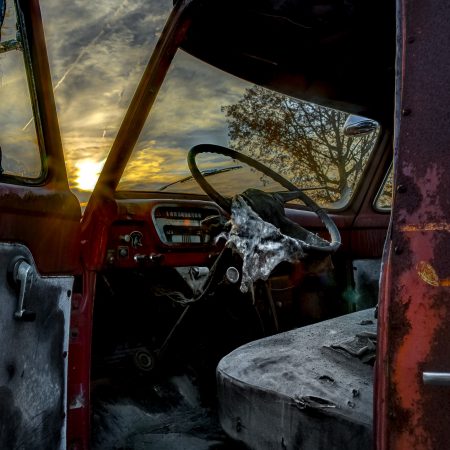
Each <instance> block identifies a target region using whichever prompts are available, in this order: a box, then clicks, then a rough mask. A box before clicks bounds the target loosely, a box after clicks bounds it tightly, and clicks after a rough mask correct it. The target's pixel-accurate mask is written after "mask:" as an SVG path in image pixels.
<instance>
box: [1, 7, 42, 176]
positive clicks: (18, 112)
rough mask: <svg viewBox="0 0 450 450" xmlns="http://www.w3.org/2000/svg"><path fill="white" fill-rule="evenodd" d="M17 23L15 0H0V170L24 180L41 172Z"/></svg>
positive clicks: (3, 173)
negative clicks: (6, 0) (7, 0)
mask: <svg viewBox="0 0 450 450" xmlns="http://www.w3.org/2000/svg"><path fill="white" fill-rule="evenodd" d="M2 13H3V18H4V20H3V23H1V22H2V21H1V19H2V17H1V16H2ZM16 23H17V21H16V11H15V7H14V2H13V1H9V2H7V3H6V5H5V1H4V0H0V150H1V153H0V156H1V160H0V162H1V167H0V172H1V174H2V175H10V176H12V177H15V178H16V177H19V178H20V179H23V180H22V181H24V182H26V181H27V180H29V181H32V180H36V179H38V178H39V177H40V176H41V174H42V162H41V156H40V151H39V145H38V141H37V134H36V128H35V124H34V118H33V110H32V106H31V99H30V91H29V88H28V83H27V73H26V68H25V63H24V56H23V51H22V45H21V43H20V36H19V34H18V33H17V26H16ZM3 178H4V180H5V181H6V180H7V178H9V177H3ZM19 181H20V180H19Z"/></svg>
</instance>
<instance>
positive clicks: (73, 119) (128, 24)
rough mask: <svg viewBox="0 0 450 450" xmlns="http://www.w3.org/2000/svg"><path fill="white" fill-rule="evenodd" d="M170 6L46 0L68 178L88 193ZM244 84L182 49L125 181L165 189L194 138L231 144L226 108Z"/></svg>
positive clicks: (178, 174) (183, 167)
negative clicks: (224, 107)
mask: <svg viewBox="0 0 450 450" xmlns="http://www.w3.org/2000/svg"><path fill="white" fill-rule="evenodd" d="M171 5H172V2H171V1H167V0H136V1H128V0H125V1H124V0H100V1H96V2H90V1H86V0H79V1H73V0H70V1H69V0H41V9H42V15H43V20H44V28H45V34H46V40H47V47H48V53H49V59H50V67H51V71H52V77H53V84H54V89H55V97H56V104H57V109H58V116H59V121H60V127H61V133H62V139H63V145H64V150H65V155H66V163H67V169H68V173H69V180H70V183H71V187H72V189H73V190H74V191H75V192H76V193H77V195H78V196H79V197H80V198H82V199H85V198H86V196H87V195H86V193H83V192H82V191H89V190H90V189H92V188H93V185H94V183H95V179H96V176H97V174H98V172H99V171H100V170H101V167H102V165H103V163H104V161H105V158H106V156H107V154H108V152H109V150H110V148H111V145H112V143H113V140H114V138H115V136H116V133H117V130H118V128H119V126H120V123H121V120H122V118H123V116H124V114H125V111H126V108H127V107H128V104H129V102H130V100H131V97H132V95H133V93H134V90H135V88H136V86H137V83H138V81H139V79H140V76H141V75H142V72H143V70H144V68H145V65H146V63H147V61H148V59H149V57H150V54H151V51H152V49H153V48H154V46H155V44H156V41H157V39H158V37H159V36H160V33H161V30H162V28H163V26H164V23H165V21H166V19H167V17H168V14H169V11H170V8H171ZM245 87H248V85H247V84H246V83H244V82H242V81H241V80H238V79H236V78H235V77H231V76H229V75H226V74H224V73H223V72H221V71H219V70H217V69H214V68H212V67H210V66H207V65H204V64H200V63H199V62H198V61H197V60H195V59H194V58H192V57H191V56H189V55H187V54H185V53H184V52H182V51H179V52H178V53H177V55H176V57H175V60H174V63H173V65H172V67H171V69H170V71H169V74H168V77H167V79H166V81H165V82H164V85H163V87H162V90H161V92H160V95H159V96H158V99H157V102H156V104H155V107H154V109H153V110H152V112H151V115H150V118H149V119H148V121H147V124H146V126H145V129H144V131H143V133H142V135H141V137H140V139H139V142H138V144H137V146H136V149H135V151H134V154H133V156H132V159H131V161H130V163H129V165H128V167H127V170H126V172H125V174H124V177H123V179H122V182H121V185H120V186H119V188H135V189H158V188H159V187H161V186H164V185H165V184H167V183H170V182H173V181H175V180H177V179H179V178H182V177H184V176H185V175H186V173H187V170H188V169H187V164H186V153H187V150H189V148H190V147H192V146H193V145H195V144H199V143H216V144H221V145H227V142H228V138H227V128H226V122H225V116H224V113H222V112H221V110H220V107H221V106H223V105H227V104H231V103H234V102H236V101H237V100H238V99H239V98H240V96H241V95H242V93H243V91H244V89H245ZM212 164H213V165H214V164H215V163H214V162H212ZM216 164H217V163H216Z"/></svg>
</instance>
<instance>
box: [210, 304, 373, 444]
mask: <svg viewBox="0 0 450 450" xmlns="http://www.w3.org/2000/svg"><path fill="white" fill-rule="evenodd" d="M375 344H376V320H375V319H374V310H373V309H368V310H365V311H359V312H356V313H352V314H348V315H345V316H341V317H337V318H334V319H331V320H327V321H324V322H320V323H317V324H314V325H309V326H306V327H303V328H298V329H295V330H291V331H288V332H285V333H281V334H277V335H275V336H271V337H267V338H264V339H260V340H257V341H254V342H251V343H249V344H246V345H244V346H242V347H240V348H238V349H236V350H234V351H233V352H232V353H230V354H229V355H227V356H225V357H224V358H223V359H222V360H221V361H220V363H219V365H218V367H217V381H218V397H219V416H220V421H221V425H222V427H223V429H224V430H225V432H226V433H227V434H228V435H229V436H230V437H232V438H233V439H235V440H237V441H240V442H242V443H244V444H246V445H247V446H248V448H250V449H258V450H264V449H282V450H291V449H292V450H293V449H296V450H298V449H311V450H319V449H327V450H330V449H343V448H345V449H346V450H352V449H355V450H356V449H358V450H360V449H361V448H371V447H372V416H373V412H372V404H373V367H372V365H371V364H373V361H374V354H375Z"/></svg>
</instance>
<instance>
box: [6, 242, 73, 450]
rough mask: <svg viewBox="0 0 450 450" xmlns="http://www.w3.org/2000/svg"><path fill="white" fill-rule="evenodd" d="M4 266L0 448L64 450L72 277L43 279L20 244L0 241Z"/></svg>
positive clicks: (30, 256) (29, 254)
mask: <svg viewBox="0 0 450 450" xmlns="http://www.w3.org/2000/svg"><path fill="white" fill-rule="evenodd" d="M21 266H22V267H21ZM0 267H1V271H0V299H1V300H0V302H1V305H0V323H1V339H0V367H1V368H2V370H0V405H1V407H0V423H1V424H2V426H1V428H0V447H1V448H8V449H14V448H31V447H32V448H35V449H39V448H42V449H59V448H65V421H66V419H65V410H66V381H65V380H66V379H67V352H68V328H69V317H70V300H71V295H72V285H73V277H71V276H61V277H42V276H41V275H40V274H39V272H38V271H37V268H36V265H35V263H34V260H33V257H32V255H31V253H30V251H29V250H28V249H27V248H26V247H25V246H23V245H18V244H7V243H0ZM23 267H24V268H23ZM21 294H23V305H22V307H21V306H20V305H19V297H20V296H21ZM20 310H22V311H20ZM23 310H24V311H23ZM21 313H22V314H21Z"/></svg>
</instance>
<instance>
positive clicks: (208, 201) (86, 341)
mask: <svg viewBox="0 0 450 450" xmlns="http://www.w3.org/2000/svg"><path fill="white" fill-rule="evenodd" d="M166 3H167V2H166ZM0 5H2V7H3V5H4V2H1V3H0ZM15 5H16V11H17V15H18V24H19V25H20V26H18V28H19V29H20V30H22V31H23V32H24V33H25V31H26V33H25V34H24V38H23V40H22V41H21V40H20V39H19V38H20V34H19V35H18V40H16V39H10V40H8V42H7V43H8V45H9V46H13V45H16V46H17V49H20V50H21V51H23V52H24V55H25V56H24V58H25V66H26V68H27V70H28V72H27V80H28V84H29V86H30V95H31V98H32V102H31V104H32V108H31V112H27V113H26V114H25V117H26V119H27V120H28V116H27V114H28V115H30V114H31V116H32V117H34V122H35V127H36V130H37V137H36V138H35V137H33V139H35V140H36V141H37V142H38V146H39V148H40V149H41V150H40V152H41V153H40V155H41V156H40V161H39V164H41V165H42V167H41V166H39V167H41V168H40V169H39V170H40V172H39V171H38V172H39V175H38V176H36V177H34V174H32V176H29V177H28V176H24V175H23V173H19V174H18V173H16V172H14V170H16V169H14V170H13V169H11V167H12V166H11V165H10V164H11V161H12V159H13V158H12V157H11V155H12V154H13V153H12V152H11V153H8V152H6V153H4V158H3V165H4V167H5V168H6V170H5V171H4V170H3V168H2V170H1V172H2V173H0V176H1V177H2V178H1V182H2V185H1V189H2V192H1V194H2V197H1V207H2V210H4V211H5V215H4V220H2V226H1V228H0V232H1V236H0V237H1V241H2V244H1V246H2V247H1V251H2V253H1V255H6V256H4V258H5V260H4V261H5V264H6V262H7V261H6V258H7V257H8V258H9V256H10V254H9V253H10V252H11V251H12V250H11V248H12V247H11V245H12V246H13V247H14V246H15V245H16V244H14V243H15V242H19V243H20V244H19V245H20V246H23V248H22V247H20V251H19V253H20V254H21V255H22V259H23V261H22V259H21V260H20V261H19V263H22V262H25V263H26V264H27V266H26V270H30V271H31V272H30V273H33V274H34V275H33V276H35V275H36V278H33V280H38V281H36V282H35V288H36V289H39V292H38V294H39V295H38V296H35V297H33V298H34V300H33V301H30V303H29V304H30V305H32V307H33V308H36V311H37V317H38V319H39V320H38V321H37V322H38V325H39V326H42V327H43V329H44V330H46V331H48V330H47V329H48V328H51V327H49V325H48V323H49V322H48V321H46V320H41V318H42V317H46V316H45V315H44V313H45V311H44V312H42V311H40V309H39V308H43V305H45V301H44V300H45V298H46V296H47V292H50V291H51V292H53V294H54V296H55V299H54V302H56V303H55V305H56V306H55V311H56V312H57V313H59V309H58V308H60V305H65V306H64V314H65V316H64V318H61V314H59V315H58V318H59V319H61V320H60V321H59V322H58V323H59V324H60V325H61V326H60V328H58V330H57V332H56V331H53V333H54V335H56V334H58V333H59V334H58V336H57V337H58V338H59V337H61V336H62V335H64V336H65V340H64V339H63V341H64V343H63V344H61V345H59V344H58V346H57V345H56V343H54V344H52V345H53V346H50V344H49V346H50V347H51V348H50V347H49V348H50V350H52V351H53V350H54V352H55V354H56V353H57V354H58V355H59V356H61V358H60V359H58V358H56V359H57V361H58V364H56V363H55V366H57V367H56V369H57V370H56V372H57V373H56V375H55V379H57V380H58V383H59V384H58V386H59V387H60V389H61V392H65V389H66V387H67V399H66V398H65V396H63V394H61V395H59V396H58V392H59V391H58V390H57V389H56V388H55V389H54V392H53V397H55V398H54V402H55V405H56V406H55V407H54V410H53V412H52V415H51V417H52V418H53V419H52V420H53V422H54V424H55V431H54V435H52V436H56V437H52V436H50V437H49V436H45V437H44V438H42V441H39V445H40V446H41V448H47V447H48V445H49V442H50V441H51V440H52V439H53V440H54V441H55V442H56V441H57V439H58V442H63V441H64V439H65V438H66V429H65V428H61V427H65V424H66V419H67V447H68V448H82V449H84V448H94V449H95V448H98V449H102V448H136V449H139V448H142V449H144V448H146V449H148V448H155V449H166V448H167V449H173V448H184V449H196V450H198V449H210V448H223V449H239V448H255V449H272V448H281V449H296V448H305V449H309V448H310V449H319V448H323V449H329V448H347V449H351V448H355V449H359V448H362V447H364V446H366V447H369V446H370V445H371V443H372V439H373V386H374V384H373V365H374V362H375V357H376V353H375V350H376V343H377V337H376V329H377V315H376V305H377V302H378V294H379V281H380V274H381V273H382V270H381V266H382V264H381V261H382V255H383V248H384V245H385V240H386V237H387V236H388V226H389V221H390V211H391V210H390V208H391V198H392V183H393V181H392V150H393V149H392V141H393V134H394V122H393V115H394V97H395V93H394V84H395V54H396V24H395V2H392V1H381V2H380V1H378V2H377V1H369V2H358V1H337V2H335V1H313V2H308V1H302V0H298V1H297V0H295V1H288V0H268V1H264V2H262V1H253V0H245V1H244V0H239V1H238V0H226V1H225V0H224V1H222V0H220V1H214V2H205V1H201V0H180V1H178V2H174V5H170V8H166V9H167V10H169V9H170V10H171V12H170V15H169V16H168V19H167V22H166V25H165V27H164V29H162V30H160V29H155V30H153V29H152V30H151V32H152V33H154V34H155V36H158V40H157V43H156V46H155V49H154V50H153V52H151V51H150V49H149V51H148V55H147V56H146V57H147V58H150V60H149V63H148V65H147V66H146V67H145V69H144V73H143V75H142V78H141V79H140V82H139V84H138V86H137V88H136V91H135V94H134V96H133V98H132V99H131V103H130V106H129V107H128V109H127V112H126V114H125V117H124V118H123V121H122V124H121V126H120V128H119V129H118V131H117V134H116V136H115V139H114V143H113V144H112V147H111V150H110V152H109V154H108V157H107V159H106V161H105V163H104V166H103V170H102V172H101V174H100V177H99V179H98V181H97V184H96V186H95V189H94V190H93V192H92V195H91V196H90V198H89V201H88V202H87V205H83V207H85V209H84V208H83V209H84V212H83V215H82V217H81V224H80V221H79V219H80V208H79V205H78V202H77V200H76V198H75V197H74V195H73V194H72V193H71V192H70V190H69V185H68V182H67V174H66V170H65V167H64V157H63V148H62V142H61V140H60V136H59V129H58V122H57V119H56V106H55V104H54V103H53V89H52V84H51V81H52V79H51V76H50V72H49V70H48V69H49V68H48V65H47V59H46V58H47V54H46V50H45V44H44V35H43V30H42V24H41V22H40V12H39V5H38V2H37V1H30V2H25V1H17V2H15ZM166 6H167V5H166ZM172 6H173V8H172ZM0 12H2V11H1V10H0ZM119 12H120V11H119ZM119 12H118V13H117V15H119ZM155 17H156V15H155ZM152 20H155V21H156V19H155V18H154V17H152ZM21 21H22V22H21ZM150 22H151V21H150ZM44 24H45V20H44ZM112 28H113V27H112V26H110V24H109V23H108V26H107V27H106V28H105V29H108V31H110V29H112ZM4 30H5V28H4ZM10 34H12V33H10ZM136 40H137V39H136ZM94 42H95V39H94ZM130 42H133V40H132V39H131V40H130ZM127 43H128V41H127ZM5 45H6V44H4V43H2V46H1V47H0V49H1V51H2V53H3V52H4V51H5V52H6V50H4V49H6V47H5ZM21 46H22V47H21ZM8 51H9V50H8ZM82 55H83V52H81V56H82ZM80 58H81V57H80ZM77 61H80V60H79V59H77ZM66 76H68V75H64V77H63V78H65V77H66ZM53 81H54V80H53ZM54 84H55V83H54ZM57 86H58V87H59V86H60V84H59V83H58V84H57ZM54 89H55V90H56V87H54ZM2 95H3V96H5V97H2V98H8V101H9V102H10V103H11V105H13V104H14V98H12V96H10V97H11V98H10V97H7V96H6V94H5V90H4V91H2ZM55 95H56V94H55ZM121 95H122V94H121ZM180 99H181V100H180ZM8 104H9V103H8ZM2 117H3V119H2V120H4V122H5V123H6V122H7V120H6V119H5V117H6V116H2ZM32 122H33V120H31V121H30V122H29V123H28V124H26V122H25V123H24V127H23V130H26V129H27V127H28V126H29V124H30V123H32ZM106 134H107V130H106V129H105V130H104V131H103V137H105V135H106ZM5 135H6V133H5ZM5 143H6V144H7V145H5ZM8 144H9V142H8V141H7V139H4V140H3V141H2V145H3V146H4V149H6V150H8V149H9V148H15V147H13V146H11V147H9V146H8ZM44 150H45V151H44ZM0 155H1V153H0ZM17 167H19V166H17ZM10 171H11V173H12V174H11V173H10ZM17 171H19V169H17ZM3 172H4V173H3ZM33 177H34V178H33ZM5 186H6V187H5ZM30 192H31V193H32V195H31V194H30ZM77 194H79V192H77ZM82 194H83V195H85V196H86V195H87V194H86V192H84V193H82ZM19 200H20V201H19ZM55 217H56V219H55ZM27 219H29V222H28V221H27ZM5 242H6V244H4V243H5ZM14 249H15V247H14ZM1 255H0V256H1ZM2 258H3V256H2ZM14 262H15V264H16V265H14V266H13V268H12V269H8V274H7V275H5V280H6V281H5V283H4V285H5V286H8V287H7V288H5V292H7V293H8V295H11V296H12V298H15V297H14V295H15V294H18V297H19V303H18V305H19V306H18V307H17V311H14V310H13V309H14V308H13V306H11V305H12V304H13V303H12V302H10V303H11V305H10V306H11V308H12V309H11V311H9V310H8V311H6V312H3V313H2V314H3V315H2V316H1V320H2V321H3V320H6V319H5V318H9V316H11V317H12V316H13V315H14V314H16V315H15V316H14V317H15V319H17V322H20V324H18V323H15V322H14V326H15V327H22V328H20V333H23V336H24V340H26V339H28V338H27V337H26V336H36V339H37V340H39V339H40V338H41V336H42V334H40V332H39V329H36V330H37V331H36V333H35V334H32V333H31V334H30V333H29V332H28V334H27V332H26V329H25V328H24V327H23V326H22V322H21V321H22V319H23V316H24V313H26V314H25V317H28V318H29V319H30V320H29V322H33V320H34V319H35V318H33V317H32V314H30V315H28V310H26V309H25V307H24V305H23V301H25V300H24V298H25V295H22V294H24V289H25V288H23V289H22V290H21V287H20V286H25V285H26V282H24V281H22V282H20V280H19V276H22V275H21V274H22V273H23V271H24V270H25V269H24V267H25V266H22V268H21V269H20V267H19V266H20V264H19V265H17V264H18V262H17V261H16V260H15V259H14ZM19 269H20V270H19ZM27 273H28V272H27ZM11 274H12V275H11ZM8 277H9V278H8ZM11 277H12V278H13V280H12V281H11ZM6 278H8V279H6ZM16 278H17V279H16ZM17 280H19V281H17ZM49 280H50V281H49ZM8 283H9V284H8ZM20 283H22V285H21V284H20ZM45 283H48V285H45ZM52 283H53V284H52ZM31 284H32V283H31V282H30V283H28V285H31ZM28 285H27V286H28ZM11 286H13V287H11ZM36 286H38V287H36ZM55 286H56V287H55ZM50 288H51V289H50ZM16 291H17V292H16ZM56 291H57V292H56ZM55 292H56V294H55ZM20 299H21V300H20ZM52 299H53V297H52ZM68 299H69V300H70V308H71V312H70V329H69V328H68V324H69V306H68V305H69V303H67V300H68ZM20 301H22V303H20ZM14 302H15V303H14V304H16V303H17V302H16V301H15V300H14ZM26 304H27V305H28V300H27V301H26ZM61 308H63V307H62V306H61ZM17 314H18V315H19V316H20V317H19V316H17ZM55 314H56V313H55ZM52 317H53V316H52ZM31 319H33V320H31ZM23 322H25V320H23ZM2 323H3V322H2ZM11 330H12V331H11V336H14V334H15V333H16V331H15V330H16V328H12V327H11ZM33 333H34V331H33ZM49 333H50V332H49ZM21 336H22V335H21ZM53 337H54V336H53ZM57 337H54V339H55V340H56V338H57ZM28 340H29V339H28ZM8 342H9V341H8ZM11 342H12V341H11ZM27 342H28V341H27ZM51 342H54V341H51ZM5 348H7V345H6V344H5ZM30 351H31V350H30ZM44 353H45V352H44ZM27 355H28V354H27ZM7 356H8V358H9V359H10V360H11V361H13V359H14V358H13V355H10V350H8V354H7ZM47 356H48V355H47ZM59 356H58V357H59ZM52 358H53V359H55V355H54V354H53V353H52V354H51V355H50V356H49V360H52ZM9 359H8V361H9ZM22 359H23V361H22V362H21V364H22V363H23V365H26V363H27V361H28V356H24V357H23V358H22ZM8 361H7V363H8V364H9V365H7V368H9V369H7V371H6V375H4V379H5V380H6V381H5V380H3V379H2V380H3V381H2V383H4V385H5V386H7V388H4V387H3V384H2V389H3V391H1V393H2V395H3V397H4V398H8V399H9V397H7V395H6V394H8V395H9V391H7V389H9V387H8V386H9V384H8V383H10V381H11V380H13V379H14V381H13V383H16V380H17V378H18V377H16V378H15V374H16V372H17V373H19V372H20V371H19V370H18V369H17V370H16V366H17V367H19V363H17V361H16V362H14V364H13V363H12V362H8ZM45 364H46V363H45V361H44V362H42V367H44V368H45V367H47V366H46V365H45ZM47 365H48V364H47ZM39 367H41V366H39ZM39 367H38V369H37V371H36V372H39V371H40V372H41V373H44V372H45V371H44V370H43V369H42V367H41V369H42V370H41V369H39ZM12 368H13V369H14V370H13V369H12ZM22 373H23V372H22ZM11 374H12V375H11ZM66 377H67V384H65V383H66V381H65V380H66ZM17 383H19V382H17ZM22 384H26V383H25V382H22ZM22 384H21V385H19V388H18V392H20V393H21V394H20V395H21V396H22V397H23V398H22V402H23V405H21V407H22V408H26V406H27V402H26V401H25V400H24V399H25V398H26V397H27V395H28V394H26V395H25V394H23V393H22V391H21V389H22ZM5 392H6V394H5ZM23 392H25V391H23ZM26 392H28V391H26ZM3 397H2V398H3ZM52 401H53V400H52ZM34 406H36V408H35V409H33V415H34V412H36V411H37V412H38V411H39V408H40V404H37V405H34ZM13 407H14V403H13V402H9V403H8V408H10V409H5V411H6V412H5V413H3V416H5V417H6V416H7V415H8V414H9V412H8V411H15V409H14V408H13ZM66 410H67V411H66ZM37 412H36V415H37ZM3 416H2V417H3ZM47 416H49V417H50V415H49V414H47V415H45V417H47ZM15 417H16V416H15ZM43 420H44V419H43ZM44 422H45V421H44ZM44 422H43V423H44ZM17 423H18V425H17V427H19V425H20V423H22V422H21V421H20V420H19V419H18V420H17ZM38 425H39V426H41V425H42V424H41V423H40V422H39V424H38ZM21 426H22V425H21ZM33 426H34V425H33ZM19 428H20V427H19ZM22 428H24V429H25V428H26V429H25V432H23V433H22V431H20V433H22V434H20V433H16V434H17V436H19V437H17V436H16V435H15V434H14V432H11V433H12V434H11V435H14V436H13V437H7V438H4V437H2V439H3V440H2V441H1V442H6V443H10V442H13V441H14V442H19V444H20V442H21V440H26V439H28V438H29V435H30V433H31V434H33V433H32V432H30V430H34V429H35V428H30V427H28V428H27V427H22ZM22 428H20V429H22ZM11 429H14V426H11V427H10V430H9V431H11ZM61 429H63V430H64V431H61ZM13 431H14V430H13ZM44 434H45V433H44ZM8 436H9V435H8ZM13 438H14V439H15V440H14V439H13ZM8 439H10V440H8ZM19 444H17V445H18V446H19ZM55 445H57V444H55ZM58 445H59V444H58ZM59 446H60V447H63V446H64V444H61V445H59ZM19 448H20V446H19Z"/></svg>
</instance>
